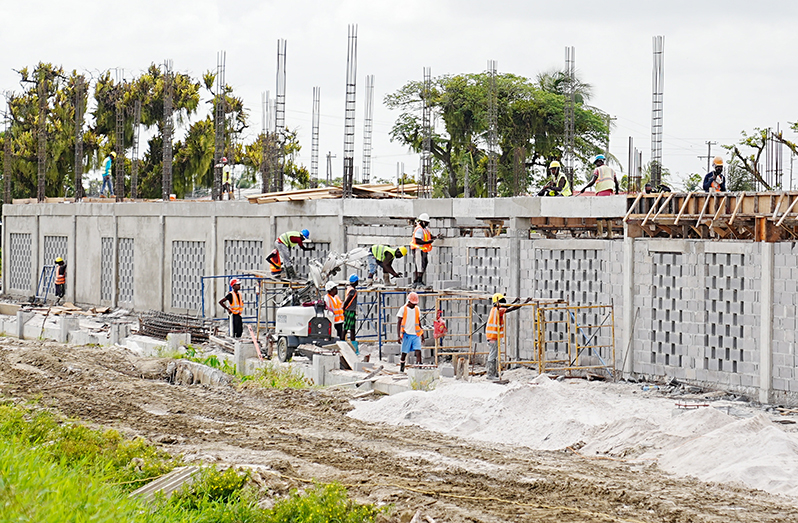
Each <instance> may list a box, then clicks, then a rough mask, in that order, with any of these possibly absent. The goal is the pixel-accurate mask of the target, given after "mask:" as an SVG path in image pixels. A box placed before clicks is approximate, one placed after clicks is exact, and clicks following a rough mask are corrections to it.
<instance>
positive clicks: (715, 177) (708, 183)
mask: <svg viewBox="0 0 798 523" xmlns="http://www.w3.org/2000/svg"><path fill="white" fill-rule="evenodd" d="M712 165H714V168H713V169H712V170H711V171H710V172H708V173H707V175H706V176H704V190H705V191H706V192H726V177H725V176H723V158H721V157H720V156H716V157H715V158H714V159H713V160H712Z"/></svg>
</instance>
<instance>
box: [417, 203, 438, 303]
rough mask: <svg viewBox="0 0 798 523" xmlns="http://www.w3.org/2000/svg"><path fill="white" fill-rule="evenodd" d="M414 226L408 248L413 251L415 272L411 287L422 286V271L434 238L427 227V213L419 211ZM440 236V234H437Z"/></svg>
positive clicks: (423, 271) (424, 270) (424, 269)
mask: <svg viewBox="0 0 798 523" xmlns="http://www.w3.org/2000/svg"><path fill="white" fill-rule="evenodd" d="M416 222H417V224H416V228H415V229H413V238H412V240H411V241H410V249H412V251H413V263H414V267H415V272H414V273H413V276H414V277H413V287H415V288H419V287H423V286H424V273H425V272H426V270H427V263H428V262H429V253H430V252H431V251H432V242H434V241H435V238H433V237H432V233H431V232H430V231H429V229H428V228H427V227H429V214H427V213H425V212H424V213H421V214H419V216H418V219H417V220H416ZM438 238H441V235H438Z"/></svg>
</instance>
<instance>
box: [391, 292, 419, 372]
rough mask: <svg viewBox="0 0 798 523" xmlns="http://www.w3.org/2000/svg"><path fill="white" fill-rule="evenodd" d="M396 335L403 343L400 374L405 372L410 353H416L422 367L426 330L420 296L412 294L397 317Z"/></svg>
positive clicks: (417, 361) (408, 296)
mask: <svg viewBox="0 0 798 523" xmlns="http://www.w3.org/2000/svg"><path fill="white" fill-rule="evenodd" d="M396 319H397V322H396V333H397V335H398V337H399V340H400V341H401V342H402V363H401V365H400V367H399V371H400V372H404V371H405V360H406V359H407V355H408V353H410V352H415V353H416V365H421V344H422V343H423V342H424V329H422V328H421V309H420V308H419V307H418V294H416V293H415V292H411V293H410V294H408V295H407V303H406V304H404V305H403V306H402V307H401V308H400V309H399V313H398V314H397V315H396Z"/></svg>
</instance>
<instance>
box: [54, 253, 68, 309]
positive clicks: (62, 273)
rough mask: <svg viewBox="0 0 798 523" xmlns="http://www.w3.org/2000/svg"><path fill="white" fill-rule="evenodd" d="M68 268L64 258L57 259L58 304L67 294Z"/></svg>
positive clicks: (56, 287) (56, 284) (56, 293)
mask: <svg viewBox="0 0 798 523" xmlns="http://www.w3.org/2000/svg"><path fill="white" fill-rule="evenodd" d="M66 275H67V266H66V262H65V261H64V259H63V258H62V257H60V256H59V257H58V258H56V259H55V296H56V300H55V302H56V303H58V302H60V301H61V299H62V298H63V297H64V294H66Z"/></svg>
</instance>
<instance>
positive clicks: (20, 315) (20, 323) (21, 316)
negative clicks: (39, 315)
mask: <svg viewBox="0 0 798 523" xmlns="http://www.w3.org/2000/svg"><path fill="white" fill-rule="evenodd" d="M31 318H33V313H32V312H24V311H17V338H19V339H21V340H24V339H25V324H26V323H27V322H29V321H30V320H31Z"/></svg>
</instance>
